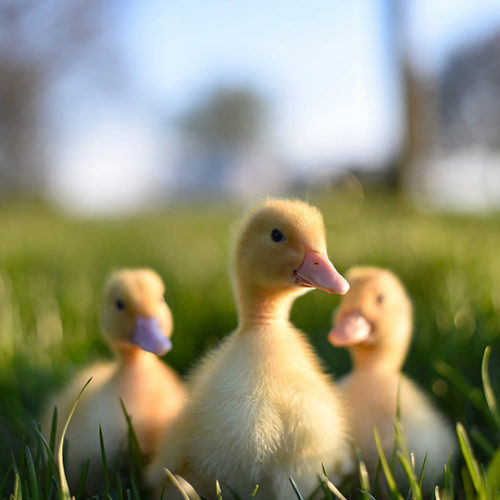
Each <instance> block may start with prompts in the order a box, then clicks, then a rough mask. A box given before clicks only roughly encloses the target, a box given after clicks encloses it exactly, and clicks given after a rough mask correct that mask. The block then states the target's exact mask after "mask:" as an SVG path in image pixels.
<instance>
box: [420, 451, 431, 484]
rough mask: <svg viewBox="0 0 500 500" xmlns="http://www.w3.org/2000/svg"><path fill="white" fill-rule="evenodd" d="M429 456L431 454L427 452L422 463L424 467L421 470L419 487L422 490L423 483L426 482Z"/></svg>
mask: <svg viewBox="0 0 500 500" xmlns="http://www.w3.org/2000/svg"><path fill="white" fill-rule="evenodd" d="M428 456H429V454H428V453H427V452H425V455H424V460H423V461H422V467H421V468H420V475H419V477H418V486H419V487H420V488H422V482H423V480H424V471H425V465H426V464H427V457H428Z"/></svg>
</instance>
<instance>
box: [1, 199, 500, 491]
mask: <svg viewBox="0 0 500 500" xmlns="http://www.w3.org/2000/svg"><path fill="white" fill-rule="evenodd" d="M310 201H312V202H313V203H315V204H317V205H318V206H319V207H320V208H321V210H322V211H323V214H324V216H325V222H326V226H327V232H328V248H329V254H330V257H331V259H332V261H333V262H334V263H335V265H336V267H337V268H338V269H339V270H340V271H344V270H346V269H347V268H348V267H350V266H352V265H356V264H375V265H381V266H386V267H389V268H390V269H392V270H394V271H395V272H396V273H397V274H398V275H399V276H400V277H401V279H402V280H403V282H404V283H405V285H406V287H407V289H408V291H409V293H410V296H411V297H412V299H413V303H414V306H415V336H414V340H413V344H412V348H411V351H410V354H409V356H408V359H407V361H406V364H405V372H406V373H407V374H408V375H409V376H410V377H412V378H413V379H414V380H416V381H417V382H418V383H419V385H420V386H421V387H423V388H424V389H425V390H426V391H427V392H428V393H429V394H431V395H432V396H433V398H434V400H435V402H436V404H437V405H438V406H439V407H440V408H441V409H442V411H443V412H444V413H445V414H446V415H447V416H448V418H449V420H450V422H453V423H456V422H460V424H461V426H462V427H460V428H461V429H463V433H462V437H463V436H467V438H463V442H464V443H466V444H465V450H470V451H471V454H473V456H474V461H471V462H467V461H466V460H462V461H460V460H459V461H458V463H457V464H456V465H455V466H454V467H452V469H453V470H451V471H449V472H450V477H449V478H448V479H449V480H450V481H452V483H453V487H454V488H455V490H454V491H455V493H459V492H461V491H462V490H463V489H464V488H466V491H468V490H467V489H469V490H470V491H472V492H475V491H476V490H475V488H476V483H475V482H474V478H475V479H476V480H477V479H478V477H477V475H475V473H474V470H475V469H472V471H473V472H472V475H471V473H470V464H474V463H476V464H477V467H478V470H479V479H481V478H483V476H484V477H487V478H488V484H487V485H483V486H482V487H484V488H485V491H486V494H487V493H488V492H491V488H492V486H491V484H492V483H493V485H494V486H493V487H494V488H495V487H496V488H497V490H498V484H499V481H500V479H499V478H500V471H499V470H498V468H499V463H500V459H499V453H498V450H497V448H498V445H499V444H500V428H499V426H498V412H497V410H496V407H493V408H492V406H491V404H492V400H493V401H494V395H495V394H496V395H498V394H500V372H499V371H498V368H497V367H498V366H499V364H500V286H499V282H500V230H499V229H500V215H491V216H483V217H470V216H443V215H441V216H433V215H429V214H423V213H419V212H417V211H415V210H414V209H413V208H412V207H411V206H409V205H408V204H407V203H405V202H404V200H401V199H399V198H396V197H395V196H393V195H391V194H388V193H368V195H367V196H366V198H365V199H364V200H361V197H360V196H359V193H358V194H357V195H356V196H349V195H343V194H342V195H339V196H336V197H333V198H332V197H329V196H328V195H327V194H322V195H321V196H319V195H318V196H312V197H311V199H310ZM361 201H363V203H361ZM241 208H242V207H240V206H232V205H222V204H221V205H205V206H177V207H171V208H168V209H165V211H163V212H161V213H154V214H149V215H147V216H146V215H144V216H140V217H134V218H128V219H107V220H100V221H95V220H73V219H70V218H65V217H63V216H61V215H57V214H55V213H53V212H51V211H50V210H48V209H47V208H46V207H43V206H33V205H22V204H18V205H16V204H12V203H11V204H8V205H0V443H1V444H2V447H1V452H0V498H9V495H11V494H12V495H13V498H21V497H20V496H16V494H15V491H16V490H15V488H16V484H17V491H18V495H19V492H21V494H22V491H25V492H26V491H27V490H26V488H28V490H29V491H31V490H36V488H37V484H38V483H37V482H40V481H41V478H42V477H45V476H44V475H43V474H45V473H46V472H47V470H46V468H44V467H45V466H47V463H46V462H47V460H48V462H50V460H49V459H48V458H47V457H45V459H43V458H42V455H43V453H45V451H44V448H43V446H41V448H40V449H38V448H37V450H38V451H36V452H33V453H32V454H31V455H30V454H29V452H27V448H26V442H27V441H28V442H30V443H31V442H33V441H36V439H37V438H36V436H37V434H36V431H34V428H35V422H36V421H37V419H38V417H39V414H40V410H41V408H42V405H43V403H44V402H45V401H46V399H47V397H48V396H49V395H50V394H51V393H52V392H53V391H55V390H57V389H58V388H60V387H61V386H62V385H63V384H64V383H65V381H67V380H69V378H70V377H71V376H72V375H73V374H74V373H75V372H76V371H77V370H78V369H79V368H80V367H82V366H84V365H86V364H87V363H89V362H90V361H92V360H95V359H97V358H99V357H108V356H109V353H108V350H107V348H106V346H105V344H104V342H103V341H102V339H101V337H100V333H99V330H100V328H99V305H100V304H99V302H100V291H101V286H102V283H103V280H104V278H105V276H106V274H107V273H108V272H109V271H110V270H111V269H113V268H116V267H121V266H150V267H152V268H154V269H156V270H157V271H158V272H159V273H160V274H161V276H162V277H163V278H164V280H165V283H166V287H167V291H166V300H167V302H168V304H169V305H170V307H171V309H172V311H173V315H174V323H175V330H174V336H173V343H174V349H173V350H172V352H171V353H169V355H168V356H167V358H166V359H167V361H168V362H169V363H170V364H171V365H172V366H173V367H174V368H176V369H177V370H178V371H180V372H181V373H186V372H187V371H188V370H189V368H190V367H191V366H192V365H193V363H194V362H195V361H196V359H197V358H198V357H199V356H200V355H201V353H202V352H204V351H205V350H206V349H207V348H209V347H211V346H213V345H214V344H215V343H216V342H217V340H218V339H219V338H221V337H223V336H224V335H226V334H227V333H229V332H230V331H231V330H233V329H234V328H235V326H236V321H237V320H236V313H235V308H234V304H233V300H232V291H231V283H230V279H229V274H228V263H227V262H228V255H229V242H230V227H231V226H232V225H233V223H234V221H236V220H237V218H238V217H239V214H240V212H241ZM338 300H339V299H338V297H334V296H330V295H328V294H325V293H321V292H317V291H316V292H312V293H309V294H307V295H306V296H305V297H303V298H300V299H299V300H298V301H297V302H296V304H295V306H294V309H293V311H292V320H293V322H294V323H295V324H296V325H297V326H298V327H299V328H301V329H302V330H304V331H305V332H307V333H308V335H309V337H310V339H311V342H312V343H313V345H314V346H315V348H316V349H317V351H318V352H319V354H320V355H321V357H322V358H323V359H324V361H325V365H326V366H327V368H328V369H329V370H330V371H331V372H332V373H334V374H335V375H342V374H343V373H345V372H347V371H348V370H349V366H350V364H349V359H348V356H347V354H346V353H345V352H344V351H342V350H338V349H334V348H333V347H331V346H330V344H328V342H327V340H326V333H327V332H328V329H329V327H330V323H331V315H332V312H333V309H334V308H335V307H336V306H337V304H338ZM486 345H490V346H491V352H490V353H489V354H488V356H489V367H490V368H489V379H488V381H487V384H488V389H487V391H486V392H487V397H485V395H484V393H483V378H484V369H483V370H482V368H481V362H482V358H483V352H484V349H485V346H486ZM24 436H26V438H25V437H24ZM469 442H470V443H471V444H470V446H469V447H467V446H468V445H467V443H469ZM12 454H13V455H14V457H15V460H16V465H15V466H13V465H12V464H13V459H12ZM465 455H467V454H465ZM30 456H31V458H30ZM466 458H467V457H466ZM469 458H470V457H469ZM44 460H45V462H44ZM43 464H45V466H44V465H43ZM488 464H493V466H494V467H493V469H488ZM16 468H17V472H16ZM42 469H43V474H41V472H40V470H42ZM467 471H469V472H467ZM452 472H453V474H452ZM318 475H321V471H318ZM451 475H453V478H451ZM16 478H17V483H16ZM416 478H417V479H418V473H417V474H416ZM479 484H481V483H479ZM40 487H41V486H40ZM450 488H451V486H450ZM56 491H57V485H55V483H54V485H53V492H56ZM291 491H292V490H291ZM325 491H326V490H325ZM448 491H451V490H448ZM481 491H482V490H481ZM99 493H100V494H102V492H99ZM292 493H293V491H292ZM473 494H477V495H478V498H483V496H482V495H483V493H480V492H477V493H473ZM54 495H55V493H54ZM123 495H124V496H125V493H123ZM325 495H326V496H325V498H329V497H328V495H327V494H326V493H325ZM402 495H403V497H406V492H404V493H402ZM118 496H119V495H118ZM22 498H27V497H26V496H25V495H23V497H22ZM33 498H36V495H35V496H33ZM40 498H50V497H49V496H41V497H40ZM54 498H55V497H54ZM102 498H104V497H102ZM256 498H258V493H257V495H256ZM366 498H367V497H366ZM440 498H446V489H443V488H442V489H441V490H440Z"/></svg>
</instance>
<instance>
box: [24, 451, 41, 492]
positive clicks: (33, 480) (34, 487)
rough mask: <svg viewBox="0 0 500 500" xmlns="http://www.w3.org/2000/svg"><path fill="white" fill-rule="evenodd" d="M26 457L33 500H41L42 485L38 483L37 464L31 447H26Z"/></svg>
mask: <svg viewBox="0 0 500 500" xmlns="http://www.w3.org/2000/svg"><path fill="white" fill-rule="evenodd" d="M25 456H26V463H27V466H28V480H29V487H30V491H31V498H32V500H40V499H41V490H40V483H39V481H38V477H37V474H36V470H35V463H34V462H33V455H32V454H31V451H30V449H29V447H26V451H25Z"/></svg>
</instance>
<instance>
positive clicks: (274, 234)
mask: <svg viewBox="0 0 500 500" xmlns="http://www.w3.org/2000/svg"><path fill="white" fill-rule="evenodd" d="M271 239H272V240H273V241H274V242H276V243H280V242H282V241H286V237H285V235H284V234H283V233H282V232H281V231H280V230H279V229H273V230H272V231H271Z"/></svg>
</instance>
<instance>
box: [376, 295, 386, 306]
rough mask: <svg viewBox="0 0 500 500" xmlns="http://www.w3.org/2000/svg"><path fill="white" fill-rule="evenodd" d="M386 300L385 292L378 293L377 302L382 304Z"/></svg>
mask: <svg viewBox="0 0 500 500" xmlns="http://www.w3.org/2000/svg"><path fill="white" fill-rule="evenodd" d="M384 301H385V295H384V294H383V293H379V294H378V295H377V304H382V303H383V302H384Z"/></svg>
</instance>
